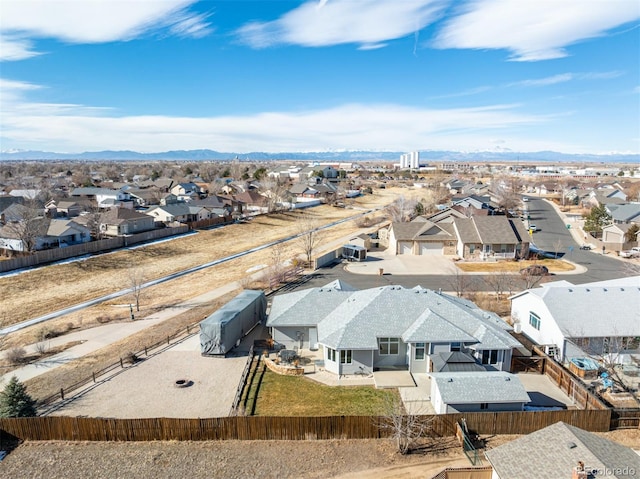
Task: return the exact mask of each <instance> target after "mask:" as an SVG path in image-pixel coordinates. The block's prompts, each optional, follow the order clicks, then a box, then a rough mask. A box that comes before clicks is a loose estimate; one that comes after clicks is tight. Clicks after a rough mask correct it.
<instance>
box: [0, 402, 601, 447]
mask: <svg viewBox="0 0 640 479" xmlns="http://www.w3.org/2000/svg"><path fill="white" fill-rule="evenodd" d="M462 418H464V419H465V420H466V422H467V425H468V427H469V430H471V431H473V432H476V433H478V434H482V435H492V434H528V433H531V432H533V431H537V430H538V429H542V428H544V427H546V426H550V425H551V424H554V423H556V422H558V421H564V422H566V423H567V424H571V425H574V426H578V427H580V428H582V429H585V430H587V431H596V432H597V431H608V430H609V424H610V418H611V411H610V410H577V409H576V410H565V411H534V412H485V413H466V414H441V415H435V416H423V419H424V420H425V421H429V423H430V427H431V431H432V434H433V435H435V436H453V435H454V434H455V427H456V423H457V422H458V421H459V420H460V419H462ZM382 421H384V418H383V417H378V416H321V417H270V416H265V417H261V416H230V417H221V418H209V419H179V418H151V419H108V418H84V417H65V416H44V417H33V418H9V419H0V437H1V438H4V439H5V440H6V439H12V438H18V439H21V440H33V441H48V440H68V441H169V440H179V441H184V440H190V441H204V440H321V439H377V438H385V437H389V435H390V434H392V431H390V430H389V429H385V428H381V427H379V425H380V424H381V422H382Z"/></svg>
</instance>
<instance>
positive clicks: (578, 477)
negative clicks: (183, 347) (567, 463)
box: [571, 461, 589, 479]
mask: <svg viewBox="0 0 640 479" xmlns="http://www.w3.org/2000/svg"><path fill="white" fill-rule="evenodd" d="M588 478H589V473H588V472H587V471H585V470H584V462H582V461H578V465H577V466H575V467H574V468H573V470H572V473H571V479H588Z"/></svg>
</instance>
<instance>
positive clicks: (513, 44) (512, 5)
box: [433, 0, 640, 61]
mask: <svg viewBox="0 0 640 479" xmlns="http://www.w3.org/2000/svg"><path fill="white" fill-rule="evenodd" d="M638 18H640V9H639V8H638V2H637V0H553V1H541V0H477V1H473V2H470V3H468V4H467V5H466V6H465V7H464V10H463V11H462V12H461V14H460V15H459V16H456V17H454V18H453V19H451V20H450V21H448V22H447V23H446V25H445V26H444V28H443V30H442V31H441V32H440V33H439V34H438V36H437V38H436V40H435V41H434V43H433V45H434V46H435V47H436V48H442V49H445V48H472V49H485V48H490V49H506V50H509V51H511V54H512V56H511V58H512V59H513V60H517V61H537V60H549V59H553V58H561V57H564V56H567V52H566V51H565V47H567V46H568V45H572V44H574V43H577V42H580V41H582V40H586V39H589V38H594V37H598V36H602V35H604V34H605V33H606V32H607V31H609V30H611V29H613V28H616V27H619V26H621V25H624V24H626V23H628V22H632V21H635V20H637V19H638Z"/></svg>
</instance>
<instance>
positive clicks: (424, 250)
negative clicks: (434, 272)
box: [420, 243, 442, 254]
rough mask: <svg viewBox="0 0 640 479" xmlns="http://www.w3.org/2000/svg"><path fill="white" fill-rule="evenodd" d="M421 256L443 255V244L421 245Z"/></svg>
mask: <svg viewBox="0 0 640 479" xmlns="http://www.w3.org/2000/svg"><path fill="white" fill-rule="evenodd" d="M420 254H442V243H420Z"/></svg>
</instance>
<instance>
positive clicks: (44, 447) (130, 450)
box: [0, 430, 640, 479]
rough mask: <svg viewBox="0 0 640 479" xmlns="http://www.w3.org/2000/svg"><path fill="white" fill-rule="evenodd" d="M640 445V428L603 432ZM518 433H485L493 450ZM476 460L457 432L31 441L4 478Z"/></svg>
mask: <svg viewBox="0 0 640 479" xmlns="http://www.w3.org/2000/svg"><path fill="white" fill-rule="evenodd" d="M599 435H601V436H603V437H607V438H609V439H611V440H614V441H616V442H619V443H621V444H624V445H626V446H629V447H632V448H635V449H640V431H638V430H622V431H613V432H608V433H599ZM517 437H519V436H490V437H484V438H483V439H485V440H486V443H487V448H494V447H497V446H499V445H501V444H504V443H506V442H508V441H510V440H513V439H516V438H517ZM450 465H451V466H457V467H463V466H468V465H469V462H468V460H467V459H466V458H465V456H464V455H463V453H462V451H461V449H460V447H459V446H458V443H457V441H456V440H455V438H451V437H447V438H436V439H433V440H427V441H425V444H424V450H423V451H420V452H417V453H415V454H410V455H407V456H400V455H399V454H397V453H396V452H395V450H394V447H393V444H392V443H391V441H389V440H334V441H224V442H212V441H204V442H188V441H185V442H138V443H132V442H128V443H116V442H106V443H91V442H80V443H78V442H63V441H60V442H26V443H24V444H22V445H20V446H19V447H18V448H17V449H15V450H14V451H13V452H11V454H9V455H8V456H7V457H6V459H5V460H4V461H2V462H0V476H2V477H3V478H4V477H6V478H11V479H13V478H23V477H46V478H47V479H57V478H61V479H62V478H63V479H74V478H79V479H80V478H87V477H91V478H95V479H100V478H105V479H114V478H120V477H123V478H124V477H136V478H140V479H146V478H149V479H155V478H158V479H162V478H171V479H173V478H180V477H190V478H194V479H197V478H210V477H216V478H218V477H219V478H225V479H244V478H255V477H259V478H261V479H288V478H301V477H304V478H307V479H320V478H332V477H333V478H336V479H337V478H340V479H418V478H421V479H425V478H430V477H431V476H432V475H435V474H436V473H437V472H438V471H440V470H442V469H443V468H444V467H447V466H450Z"/></svg>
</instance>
